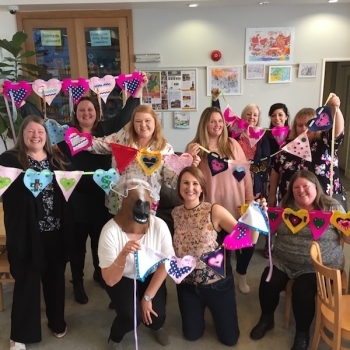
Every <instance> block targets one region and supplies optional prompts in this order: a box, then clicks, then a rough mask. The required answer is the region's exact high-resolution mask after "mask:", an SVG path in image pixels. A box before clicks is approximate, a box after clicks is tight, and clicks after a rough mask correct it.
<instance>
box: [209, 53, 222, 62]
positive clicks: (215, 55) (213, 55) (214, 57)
mask: <svg viewBox="0 0 350 350" xmlns="http://www.w3.org/2000/svg"><path fill="white" fill-rule="evenodd" d="M220 58H221V52H220V51H219V50H214V51H213V52H212V53H211V59H212V60H213V61H215V62H216V61H219V59H220Z"/></svg>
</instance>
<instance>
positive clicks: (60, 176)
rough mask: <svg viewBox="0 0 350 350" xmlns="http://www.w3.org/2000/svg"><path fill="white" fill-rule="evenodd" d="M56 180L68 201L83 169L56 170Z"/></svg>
mask: <svg viewBox="0 0 350 350" xmlns="http://www.w3.org/2000/svg"><path fill="white" fill-rule="evenodd" d="M54 173H55V176H56V181H57V184H58V186H59V187H60V189H61V190H62V193H63V196H64V198H65V199H66V201H67V202H68V200H69V197H70V196H71V194H72V192H73V190H74V188H75V186H76V185H77V183H78V182H79V180H80V179H81V177H82V175H83V173H84V172H83V171H80V170H74V171H62V170H54Z"/></svg>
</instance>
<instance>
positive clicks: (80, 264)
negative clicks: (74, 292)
mask: <svg viewBox="0 0 350 350" xmlns="http://www.w3.org/2000/svg"><path fill="white" fill-rule="evenodd" d="M104 225H105V222H104V221H103V222H99V223H92V224H84V223H78V222H76V223H75V230H74V240H73V249H72V252H71V256H70V268H71V271H72V280H73V283H76V282H82V281H83V277H84V266H85V255H86V240H87V238H88V236H90V241H91V255H92V263H93V265H94V269H95V271H96V272H97V273H98V274H99V275H101V269H100V267H99V260H98V254H97V249H98V240H99V238H100V234H101V230H102V228H103V226H104Z"/></svg>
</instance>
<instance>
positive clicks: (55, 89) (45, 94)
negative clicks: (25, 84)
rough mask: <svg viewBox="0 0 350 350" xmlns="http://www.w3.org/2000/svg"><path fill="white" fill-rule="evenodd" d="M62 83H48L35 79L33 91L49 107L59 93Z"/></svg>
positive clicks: (54, 80) (57, 81)
mask: <svg viewBox="0 0 350 350" xmlns="http://www.w3.org/2000/svg"><path fill="white" fill-rule="evenodd" d="M61 88H62V83H61V82H60V81H59V80H58V79H50V80H48V81H45V80H42V79H36V80H34V82H33V85H32V89H33V91H34V92H35V93H36V94H37V95H38V96H39V97H40V98H42V99H45V102H46V103H47V104H48V105H49V106H50V105H51V103H52V101H53V100H54V98H55V97H56V96H57V95H58V93H59V92H60V91H61Z"/></svg>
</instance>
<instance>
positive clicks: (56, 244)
mask: <svg viewBox="0 0 350 350" xmlns="http://www.w3.org/2000/svg"><path fill="white" fill-rule="evenodd" d="M42 242H43V247H44V254H45V255H44V257H45V267H44V269H43V270H39V269H37V268H34V267H33V266H32V264H31V262H30V261H26V260H20V259H18V258H17V257H16V256H15V254H14V253H11V252H9V256H8V257H9V263H10V272H11V275H12V276H13V278H14V279H15V285H14V290H13V302H12V311H11V335H10V339H12V340H14V341H17V342H19V343H37V342H39V341H41V308H40V281H41V283H42V286H43V294H44V300H45V304H46V316H47V319H48V327H49V328H50V329H51V330H52V331H53V332H54V333H62V332H64V330H65V328H66V322H65V321H64V301H65V278H64V273H65V268H66V262H65V259H64V258H63V247H62V233H61V232H60V231H52V232H43V233H42Z"/></svg>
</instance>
